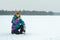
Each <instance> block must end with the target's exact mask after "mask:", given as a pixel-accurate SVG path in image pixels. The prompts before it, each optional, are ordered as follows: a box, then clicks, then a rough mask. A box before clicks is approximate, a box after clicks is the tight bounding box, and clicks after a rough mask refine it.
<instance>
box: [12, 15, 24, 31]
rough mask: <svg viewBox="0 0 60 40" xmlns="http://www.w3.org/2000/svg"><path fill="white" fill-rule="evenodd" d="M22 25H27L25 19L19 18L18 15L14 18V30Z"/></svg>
mask: <svg viewBox="0 0 60 40" xmlns="http://www.w3.org/2000/svg"><path fill="white" fill-rule="evenodd" d="M20 25H23V26H24V25H25V23H24V21H23V20H22V19H21V18H17V17H16V16H14V17H13V19H12V30H15V29H18V28H19V27H20Z"/></svg>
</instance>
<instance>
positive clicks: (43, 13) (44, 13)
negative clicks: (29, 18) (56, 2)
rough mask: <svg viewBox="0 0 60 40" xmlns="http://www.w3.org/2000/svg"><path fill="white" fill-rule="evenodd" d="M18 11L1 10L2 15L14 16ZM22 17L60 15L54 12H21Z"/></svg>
mask: <svg viewBox="0 0 60 40" xmlns="http://www.w3.org/2000/svg"><path fill="white" fill-rule="evenodd" d="M15 12H16V11H6V10H0V15H14V14H15ZM19 12H21V14H22V15H60V13H54V12H52V11H49V12H46V11H25V10H23V11H19Z"/></svg>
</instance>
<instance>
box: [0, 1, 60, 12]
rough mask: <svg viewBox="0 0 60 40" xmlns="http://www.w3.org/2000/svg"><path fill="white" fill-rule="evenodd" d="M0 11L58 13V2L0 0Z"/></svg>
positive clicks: (59, 4) (59, 3)
mask: <svg viewBox="0 0 60 40" xmlns="http://www.w3.org/2000/svg"><path fill="white" fill-rule="evenodd" d="M1 9H4V10H23V9H24V10H37V11H54V12H60V0H0V10H1Z"/></svg>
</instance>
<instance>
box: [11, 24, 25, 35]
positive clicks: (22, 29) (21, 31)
mask: <svg viewBox="0 0 60 40" xmlns="http://www.w3.org/2000/svg"><path fill="white" fill-rule="evenodd" d="M19 29H20V30H19ZM23 32H25V29H24V26H23V25H20V27H19V28H18V29H16V30H14V31H12V34H13V33H15V34H22V33H23Z"/></svg>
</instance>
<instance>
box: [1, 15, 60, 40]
mask: <svg viewBox="0 0 60 40" xmlns="http://www.w3.org/2000/svg"><path fill="white" fill-rule="evenodd" d="M12 17H13V16H8V15H7V16H4V15H3V16H1V15H0V40H60V16H22V19H23V20H24V21H25V23H26V34H25V35H24V34H23V35H15V34H14V35H12V34H11V33H10V32H11V25H12V24H11V20H12Z"/></svg>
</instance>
